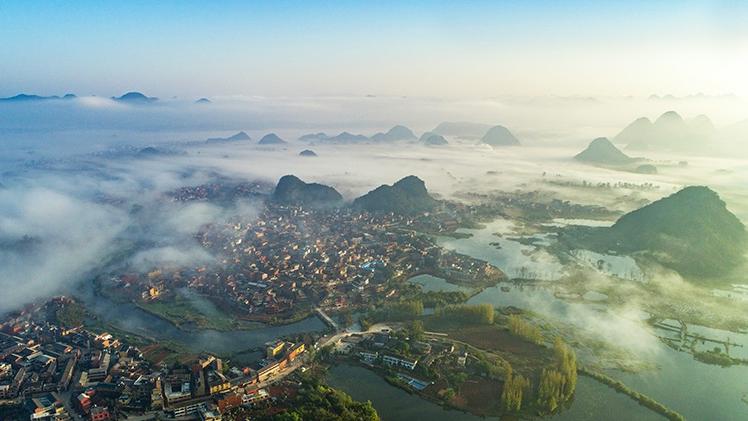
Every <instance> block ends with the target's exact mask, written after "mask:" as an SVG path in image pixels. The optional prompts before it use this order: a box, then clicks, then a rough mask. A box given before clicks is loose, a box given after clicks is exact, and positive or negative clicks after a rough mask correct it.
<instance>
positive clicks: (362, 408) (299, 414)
mask: <svg viewBox="0 0 748 421" xmlns="http://www.w3.org/2000/svg"><path fill="white" fill-rule="evenodd" d="M302 384H303V386H302V387H301V389H300V390H299V394H298V396H296V398H295V399H294V401H293V402H292V404H291V405H290V407H289V409H287V410H286V411H285V412H281V413H279V414H276V415H272V416H269V417H262V416H260V417H258V418H257V419H260V420H273V421H302V420H324V421H359V420H362V421H379V415H378V414H377V411H376V410H375V409H374V407H373V406H372V405H371V402H370V401H367V402H357V401H354V400H353V398H351V397H350V395H348V394H347V393H345V392H342V391H339V390H336V389H333V388H331V387H328V386H325V385H323V384H321V383H320V382H319V380H308V381H305V382H303V383H302Z"/></svg>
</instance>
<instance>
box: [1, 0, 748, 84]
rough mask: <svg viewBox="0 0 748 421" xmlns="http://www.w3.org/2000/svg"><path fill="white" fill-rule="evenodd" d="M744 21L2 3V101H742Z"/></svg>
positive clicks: (677, 15)
mask: <svg viewBox="0 0 748 421" xmlns="http://www.w3.org/2000/svg"><path fill="white" fill-rule="evenodd" d="M746 19H748V5H746V4H745V3H740V2H731V1H659V2H645V1H635V2H626V3H622V2H621V3H614V2H591V1H582V0H575V1H569V2H563V4H561V3H560V2H549V1H531V2H484V1H476V2H469V3H466V2H460V3H459V4H454V5H449V4H444V3H441V2H432V1H419V2H410V3H408V4H403V3H401V2H390V1H386V2H377V3H376V4H374V3H368V2H345V3H343V4H339V3H332V2H311V3H310V2H295V1H281V2H272V4H271V3H260V2H255V3H247V2H234V1H229V2H216V3H213V4H205V3H202V2H191V1H184V2H173V1H165V2H159V3H158V4H156V3H151V2H138V3H132V2H128V3H122V4H114V3H97V2H89V1H82V2H76V3H75V4H70V3H67V2H59V3H46V2H45V3H29V2H21V1H4V2H2V4H0V39H2V40H3V42H2V43H0V55H2V56H3V57H5V58H6V59H4V60H3V62H2V64H0V97H1V96H12V95H15V94H17V93H19V92H25V93H34V94H40V95H62V94H65V93H68V92H73V93H76V94H78V95H79V96H89V95H97V96H107V97H108V96H112V95H120V94H122V93H124V92H127V91H131V90H138V91H142V92H146V93H147V94H149V95H154V96H158V97H161V98H171V97H180V98H199V97H215V96H234V95H243V96H275V97H278V96H281V97H289V96H290V97H309V96H341V95H342V96H345V95H354V96H356V95H384V96H388V95H390V96H418V97H439V98H448V97H451V98H457V97H463V98H464V97H472V98H484V97H493V96H499V95H512V96H543V95H560V96H629V95H631V96H638V97H646V96H649V95H650V94H659V95H665V94H672V95H675V96H687V95H693V94H697V93H704V94H706V95H738V96H748V79H746V78H745V77H744V75H745V74H746V71H748V28H747V27H746V26H745V25H744V22H745V21H746ZM11 57H12V58H13V59H12V60H10V59H8V58H11Z"/></svg>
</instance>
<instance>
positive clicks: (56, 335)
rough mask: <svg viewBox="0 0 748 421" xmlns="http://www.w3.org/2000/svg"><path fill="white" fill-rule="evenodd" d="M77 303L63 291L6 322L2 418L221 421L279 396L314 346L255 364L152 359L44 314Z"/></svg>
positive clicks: (289, 349) (207, 358)
mask: <svg viewBox="0 0 748 421" xmlns="http://www.w3.org/2000/svg"><path fill="white" fill-rule="evenodd" d="M72 303H73V302H72V301H71V300H70V299H68V298H65V297H58V298H55V299H52V300H50V301H49V302H48V303H46V304H44V305H43V306H41V307H40V308H37V309H35V310H34V311H33V312H32V311H27V312H23V313H21V314H16V315H14V316H13V317H9V318H8V319H6V320H3V321H2V322H0V419H2V420H5V419H14V420H15V419H29V420H32V421H36V420H39V421H68V420H80V419H85V420H91V421H107V420H115V419H121V416H120V414H122V413H127V414H151V415H153V416H156V415H157V414H159V416H160V417H161V418H163V417H164V416H171V417H175V418H178V417H185V416H188V417H193V418H198V417H199V418H202V419H210V420H213V421H215V420H220V419H221V413H222V412H225V411H227V410H230V409H232V408H235V407H237V406H242V405H244V406H248V405H254V404H256V403H258V402H262V401H264V400H267V399H269V398H271V397H272V396H271V393H269V392H268V389H267V387H268V385H270V384H272V383H274V382H275V381H277V380H280V379H283V377H284V376H285V375H286V374H288V373H289V372H291V371H293V369H294V368H298V367H299V366H301V364H300V363H299V362H300V359H299V357H301V356H302V355H303V354H304V352H305V351H306V346H305V344H303V343H292V342H287V341H277V342H272V343H269V344H268V345H267V349H266V353H267V355H266V357H265V358H264V359H262V360H261V362H260V363H259V365H257V366H256V367H252V368H250V367H244V368H238V367H229V366H227V365H226V364H225V363H224V362H223V361H222V360H221V359H219V358H216V357H215V356H212V355H202V356H200V357H199V358H198V359H197V360H196V361H194V362H193V363H190V364H186V365H174V366H171V367H168V366H167V365H166V364H152V363H150V362H149V361H148V360H147V359H146V358H145V357H144V355H143V353H142V352H141V351H140V350H139V349H138V348H137V347H134V346H131V345H128V344H127V343H125V341H122V340H120V339H118V338H116V337H115V336H113V335H111V334H109V333H94V332H92V331H89V330H87V329H84V328H83V327H73V328H67V327H63V326H62V325H61V324H60V323H56V322H55V321H49V320H46V318H45V317H42V316H40V315H42V314H50V313H51V314H54V313H56V312H57V311H58V310H59V309H60V308H63V307H65V306H68V305H72ZM271 390H272V389H271ZM219 404H220V405H219Z"/></svg>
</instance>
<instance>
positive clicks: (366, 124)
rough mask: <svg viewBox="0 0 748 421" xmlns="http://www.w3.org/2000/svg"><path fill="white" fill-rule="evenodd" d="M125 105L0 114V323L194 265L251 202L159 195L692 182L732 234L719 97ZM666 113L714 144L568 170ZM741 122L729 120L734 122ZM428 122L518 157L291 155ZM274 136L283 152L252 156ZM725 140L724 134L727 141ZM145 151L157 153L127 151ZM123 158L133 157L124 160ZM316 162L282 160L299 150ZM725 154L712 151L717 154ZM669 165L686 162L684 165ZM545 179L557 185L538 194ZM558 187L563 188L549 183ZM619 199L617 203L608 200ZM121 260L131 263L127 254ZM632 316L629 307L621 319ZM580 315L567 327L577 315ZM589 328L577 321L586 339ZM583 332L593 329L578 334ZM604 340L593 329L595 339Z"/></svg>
mask: <svg viewBox="0 0 748 421" xmlns="http://www.w3.org/2000/svg"><path fill="white" fill-rule="evenodd" d="M212 100H213V103H211V104H194V103H193V101H192V100H182V99H169V100H160V101H158V102H156V103H154V104H149V105H128V104H121V103H117V102H114V101H111V100H109V99H106V98H96V97H88V98H78V99H76V100H70V101H44V102H35V103H23V104H17V103H0V145H1V147H0V152H1V153H2V158H0V176H1V177H2V178H0V186H1V187H0V288H1V289H2V290H3V291H4V293H3V294H2V295H1V297H0V311H6V310H12V309H16V308H18V307H20V306H21V305H23V304H24V303H28V302H31V301H33V300H34V299H38V298H44V297H47V296H50V295H52V294H58V293H64V292H67V291H70V290H72V289H74V288H75V287H76V285H78V283H79V282H81V281H84V280H85V279H88V277H90V276H91V274H93V273H96V271H97V270H100V268H102V267H103V266H105V265H109V264H113V263H118V262H113V261H110V259H112V258H113V256H114V258H115V260H116V259H117V258H120V257H118V256H119V255H118V253H121V252H122V251H123V250H130V252H127V253H126V254H125V256H126V261H125V262H119V263H122V264H125V265H128V266H130V267H132V268H133V269H134V270H143V271H145V270H148V269H149V268H152V267H154V266H157V265H162V264H170V265H175V266H179V265H184V264H188V263H189V264H196V263H197V264H201V263H210V262H211V261H212V260H213V259H214V256H211V255H210V254H209V253H208V252H207V251H206V250H205V249H204V248H202V247H201V246H200V245H199V244H197V242H196V241H195V240H194V237H193V236H194V234H195V232H196V231H197V230H198V229H199V228H200V227H201V226H203V225H204V224H207V223H213V222H222V221H226V220H227V219H228V218H229V217H231V216H235V215H241V217H242V218H245V219H246V218H249V219H251V218H254V217H256V215H257V213H258V211H259V205H258V204H257V203H252V202H243V201H240V202H235V203H228V204H215V203H204V202H192V203H186V204H185V203H178V202H174V201H173V200H171V198H169V197H168V196H167V195H166V194H165V193H166V192H169V191H171V190H174V189H176V188H179V187H183V186H194V185H199V184H202V183H206V182H210V181H215V180H218V179H221V180H226V179H228V180H235V181H263V182H267V183H269V184H271V185H272V184H274V183H275V182H276V181H277V180H278V178H280V177H281V176H283V175H285V174H295V175H297V176H299V177H300V178H302V179H303V180H305V181H310V182H320V183H325V184H329V185H331V186H333V187H335V188H336V189H337V190H338V191H340V192H341V194H342V195H343V196H344V198H345V199H346V200H352V199H354V198H355V197H357V196H359V195H361V194H364V193H366V192H367V191H369V190H372V189H374V188H375V187H377V186H378V185H380V184H383V183H387V184H390V183H392V182H394V181H396V180H398V179H399V178H401V177H404V176H406V175H410V174H415V175H417V176H419V177H420V178H422V179H423V180H424V181H425V182H426V185H427V187H428V188H429V191H430V192H432V193H433V194H434V195H435V196H437V197H441V198H445V199H451V200H458V201H465V200H468V199H466V197H465V195H464V194H462V193H466V192H481V193H486V192H492V191H504V192H511V191H515V190H522V191H533V190H540V191H545V192H548V193H550V194H552V195H553V197H557V198H559V199H563V200H571V201H573V202H576V203H582V204H599V205H603V206H607V207H609V208H611V209H616V210H620V211H621V212H626V211H630V210H633V209H635V208H636V207H638V206H639V204H640V203H646V202H649V201H652V200H655V199H658V198H660V197H663V196H665V195H668V194H671V193H673V192H674V191H676V190H678V189H680V188H681V187H683V186H685V185H691V184H708V185H709V186H710V187H711V188H713V189H714V190H716V191H717V192H719V193H720V194H721V196H722V198H723V199H724V200H725V201H726V202H727V204H728V207H729V208H730V210H731V211H733V212H734V213H736V214H737V215H738V217H739V218H741V219H742V220H743V221H748V192H746V190H745V181H746V180H748V160H747V159H745V158H741V157H742V156H746V155H748V154H746V149H747V148H746V146H745V145H746V143H745V142H746V141H748V137H746V136H744V133H746V132H748V131H743V129H742V128H741V125H740V124H738V123H740V122H741V121H743V123H741V124H742V127H745V126H746V124H745V122H744V121H745V118H748V115H746V113H744V110H745V109H747V108H746V107H744V105H745V101H744V100H742V99H740V98H735V97H704V96H697V97H690V98H674V99H634V98H562V97H543V98H486V99H480V100H440V99H435V98H398V97H328V98H248V97H225V98H213V99H212ZM668 110H676V111H678V112H679V113H681V115H683V116H684V117H686V118H690V117H694V116H696V115H699V114H706V115H708V116H709V117H710V118H711V119H712V121H713V122H714V123H715V125H716V126H717V128H718V130H720V133H725V134H724V135H723V137H722V138H720V140H719V145H720V146H719V147H715V148H712V149H713V150H712V152H714V153H710V154H708V155H705V154H703V155H698V156H695V155H685V154H679V153H673V152H667V153H666V152H655V151H646V152H642V153H637V154H636V155H641V156H646V158H648V159H651V160H652V162H653V163H655V164H656V165H657V166H658V169H659V173H658V174H656V175H644V174H638V173H635V172H625V171H617V170H612V169H605V168H600V167H593V166H589V165H583V164H580V163H578V162H576V161H574V160H572V159H571V158H572V157H573V156H574V155H575V154H576V153H578V152H579V151H580V150H581V149H582V148H583V147H584V146H586V144H587V143H589V141H590V140H592V139H593V138H595V137H599V136H609V137H612V136H614V135H615V134H617V133H618V132H619V131H620V130H621V129H622V128H623V127H624V126H625V125H627V124H628V123H630V122H631V121H632V120H633V119H635V118H637V117H640V116H647V117H649V118H650V119H655V118H656V117H657V116H659V115H660V114H662V113H663V112H665V111H668ZM741 113H743V115H741ZM442 121H473V122H480V123H484V124H489V125H495V124H502V125H504V126H506V127H508V128H509V129H510V130H512V132H513V133H514V134H515V135H516V136H517V137H518V138H519V139H520V141H521V142H522V146H519V147H507V148H500V147H498V148H491V147H490V146H487V145H482V144H478V142H477V140H476V139H460V138H453V137H448V140H449V142H450V144H449V145H447V146H443V147H427V146H423V145H420V144H418V143H417V142H398V143H394V144H373V143H364V144H357V145H349V144H324V143H312V144H309V143H303V142H300V141H297V140H296V139H297V138H298V137H299V136H300V135H302V134H305V133H309V132H318V131H325V132H327V133H329V134H337V133H339V132H341V131H344V130H345V131H350V132H352V133H363V134H365V135H371V134H373V133H375V132H377V131H386V130H387V129H389V128H390V127H391V126H393V125H395V124H404V125H407V126H408V127H410V128H411V129H413V130H414V132H415V133H416V135H420V134H421V133H422V132H424V131H427V130H431V129H433V128H434V127H435V126H436V125H437V124H438V123H440V122H442ZM239 130H244V131H246V132H247V133H248V134H249V135H250V136H251V137H252V141H241V142H231V143H221V144H212V145H207V144H205V142H204V140H205V139H206V138H208V137H215V136H227V135H231V134H234V133H235V132H237V131H239ZM269 132H275V133H277V134H279V135H280V136H281V137H282V138H284V139H285V140H287V141H289V143H288V144H286V145H282V146H278V147H261V146H258V145H256V141H257V140H258V139H259V138H260V137H261V136H262V135H264V134H266V133H269ZM727 134H729V136H728V135H727ZM147 145H155V146H157V147H158V148H160V150H161V151H163V153H161V154H157V155H154V156H141V155H138V154H137V153H133V151H137V149H138V148H141V147H143V146H147ZM128 147H132V148H134V149H127V148H128ZM307 148H310V149H313V150H314V151H315V152H316V153H317V154H318V155H319V156H318V157H316V158H305V157H300V156H298V153H299V151H301V150H303V149H307ZM726 150H729V151H732V153H730V154H725V153H724V151H726ZM679 161H688V165H687V166H686V167H683V166H679V165H677V163H678V162H679ZM549 181H557V182H556V183H549ZM558 181H562V182H569V183H572V184H570V185H563V183H558ZM582 181H586V182H590V183H599V182H611V183H616V182H626V183H633V184H640V183H653V184H654V185H656V186H657V187H658V188H657V189H654V190H647V191H640V190H636V189H626V188H621V189H617V190H615V191H612V192H610V193H606V192H600V191H596V190H592V189H587V190H585V189H580V188H576V187H574V186H573V183H579V182H582ZM622 197H625V199H624V200H622ZM132 250H135V251H132ZM632 308H633V310H632V312H635V311H634V310H636V308H635V306H633V307H632ZM580 318H581V316H580ZM593 323H597V322H594V318H590V324H591V326H593ZM594 327H595V329H594V330H596V331H600V332H602V331H604V329H603V328H602V327H600V326H594ZM607 328H608V327H605V329H607Z"/></svg>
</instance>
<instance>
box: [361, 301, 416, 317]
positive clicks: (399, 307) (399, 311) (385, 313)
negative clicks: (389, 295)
mask: <svg viewBox="0 0 748 421" xmlns="http://www.w3.org/2000/svg"><path fill="white" fill-rule="evenodd" d="M422 314H423V302H421V301H419V300H407V301H400V302H396V303H388V304H385V305H384V307H383V308H382V309H380V310H377V311H374V313H373V314H372V315H371V319H373V321H391V322H400V321H404V320H412V319H414V318H416V317H420V316H421V315H422Z"/></svg>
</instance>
